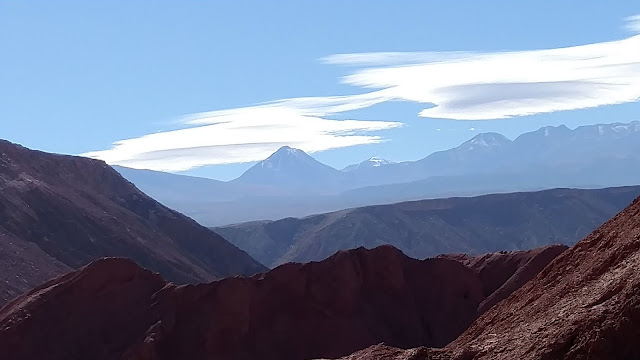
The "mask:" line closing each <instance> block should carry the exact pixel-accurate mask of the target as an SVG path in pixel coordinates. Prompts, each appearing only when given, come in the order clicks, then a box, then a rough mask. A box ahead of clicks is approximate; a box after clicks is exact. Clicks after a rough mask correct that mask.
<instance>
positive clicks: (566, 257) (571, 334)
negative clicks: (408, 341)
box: [345, 198, 640, 360]
mask: <svg viewBox="0 0 640 360" xmlns="http://www.w3.org/2000/svg"><path fill="white" fill-rule="evenodd" d="M639 268H640V198H639V199H637V200H636V201H634V202H633V204H631V205H630V206H629V207H628V208H626V209H625V210H624V211H623V212H622V213H620V214H618V215H617V216H615V217H614V218H613V219H611V220H610V221H608V222H607V223H606V224H604V225H603V226H601V227H600V228H598V229H597V230H596V231H594V232H593V233H591V234H590V235H589V236H588V237H586V238H585V239H584V240H582V241H580V242H579V243H578V244H576V245H575V246H574V247H572V248H571V249H569V250H567V251H565V252H564V253H563V254H562V255H560V256H558V257H557V258H556V259H555V260H554V261H553V262H552V263H551V264H549V265H548V266H547V267H546V268H545V269H544V270H543V271H542V272H540V273H539V274H538V275H537V276H536V277H535V278H534V279H533V280H532V281H530V282H528V283H527V284H526V285H524V286H523V287H521V288H520V289H519V290H517V291H516V292H514V293H513V294H512V295H511V296H510V297H509V298H508V299H507V300H505V301H503V302H501V303H500V304H498V305H496V306H495V307H493V308H491V309H490V310H489V311H487V312H486V313H485V314H484V315H482V316H481V317H480V318H479V319H478V320H477V321H475V323H474V324H473V325H472V326H471V327H470V328H469V329H467V330H466V331H465V332H464V333H463V334H462V335H461V336H460V337H458V338H457V339H456V340H455V341H454V342H452V343H450V344H449V345H448V346H447V347H446V348H445V349H443V350H429V349H424V348H416V349H412V350H406V351H403V350H398V349H394V348H391V347H388V346H384V345H377V346H374V347H371V348H368V349H366V350H363V351H360V352H358V353H355V354H353V355H351V356H349V357H346V358H345V359H353V360H355V359H369V360H371V359H380V358H383V357H384V356H385V354H387V355H388V356H389V358H393V357H396V358H398V359H400V358H402V359H416V360H417V359H456V360H471V359H497V360H500V359H505V360H506V359H542V360H547V359H576V360H577V359H638V358H640V325H639V324H640V292H639V291H638V289H640V276H639V274H638V269H639Z"/></svg>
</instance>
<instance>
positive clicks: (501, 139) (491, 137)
mask: <svg viewBox="0 0 640 360" xmlns="http://www.w3.org/2000/svg"><path fill="white" fill-rule="evenodd" d="M509 143H511V140H509V139H507V138H506V137H505V136H504V135H502V134H499V133H495V132H487V133H480V134H478V135H476V136H474V137H472V138H471V139H469V140H468V141H466V142H464V143H462V145H460V148H461V149H463V150H474V149H482V148H485V149H487V148H492V147H496V146H505V145H507V144H509Z"/></svg>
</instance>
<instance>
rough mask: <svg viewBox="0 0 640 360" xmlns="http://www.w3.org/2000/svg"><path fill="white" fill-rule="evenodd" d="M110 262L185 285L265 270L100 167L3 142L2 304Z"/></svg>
mask: <svg viewBox="0 0 640 360" xmlns="http://www.w3.org/2000/svg"><path fill="white" fill-rule="evenodd" d="M104 256H123V257H129V258H131V259H133V260H134V261H135V262H136V263H138V264H139V265H141V266H143V267H146V268H149V269H152V270H153V271H157V272H159V273H161V274H162V275H163V276H164V277H166V278H167V279H170V280H171V281H175V282H179V283H187V282H203V281H211V280H213V279H217V278H220V277H224V276H228V275H234V274H254V273H256V272H260V271H262V270H264V267H263V266H262V265H261V264H259V263H258V262H256V261H255V260H253V259H252V258H251V257H250V256H249V255H247V254H246V253H245V252H244V251H241V250H239V249H238V248H236V247H235V246H233V245H231V244H230V243H228V242H227V241H226V240H224V239H223V238H221V237H220V236H219V235H217V234H216V233H214V232H212V231H210V230H208V229H206V228H204V227H202V226H200V225H198V224H197V223H196V222H195V221H193V220H191V219H189V218H187V217H185V216H183V215H181V214H179V213H177V212H175V211H172V210H170V209H168V208H166V207H164V206H162V205H161V204H159V203H157V202H156V201H155V200H153V199H151V198H149V197H148V196H146V195H145V194H143V193H142V192H140V191H139V190H138V189H137V188H136V187H135V186H133V185H132V184H131V183H129V182H128V181H126V180H125V179H124V178H122V177H121V176H120V175H119V174H118V173H117V172H116V171H115V170H113V169H112V168H110V167H109V166H107V165H106V164H105V163H103V162H101V161H97V160H91V159H86V158H81V157H73V156H62V155H54V154H48V153H44V152H39V151H32V150H29V149H26V148H23V147H21V146H19V145H15V144H12V143H9V142H6V141H0V266H2V267H1V268H0V274H2V275H0V280H2V282H0V294H1V298H0V300H2V301H3V302H4V301H6V300H8V299H9V298H12V297H14V296H16V295H18V294H20V293H22V292H23V291H24V290H27V289H28V288H31V287H33V286H35V285H37V284H40V283H42V282H43V281H44V280H48V279H50V278H51V277H53V276H56V275H59V274H62V273H65V272H67V271H69V270H70V269H72V268H78V267H81V266H83V265H85V264H87V263H89V262H90V261H92V260H95V259H97V258H100V257H104Z"/></svg>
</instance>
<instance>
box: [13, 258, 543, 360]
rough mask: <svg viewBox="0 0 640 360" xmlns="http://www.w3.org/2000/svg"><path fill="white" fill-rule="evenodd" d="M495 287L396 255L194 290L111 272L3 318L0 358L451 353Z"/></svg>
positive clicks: (281, 270)
mask: <svg viewBox="0 0 640 360" xmlns="http://www.w3.org/2000/svg"><path fill="white" fill-rule="evenodd" d="M543 252H544V251H543ZM518 257H526V255H524V254H518ZM533 258H535V256H534V257H533ZM486 263H487V264H495V266H498V267H499V266H500V264H501V263H508V261H506V262H499V261H496V262H490V261H487V262H486ZM488 266H489V265H486V266H485V267H488ZM492 266H493V265H492ZM509 272H511V270H509ZM485 287H486V286H484V285H483V283H482V282H481V280H480V275H479V272H477V270H472V269H470V268H468V267H465V266H464V265H463V264H462V263H461V262H460V261H457V260H451V259H446V258H436V259H427V260H423V261H419V260H415V259H411V258H408V257H406V256H404V255H403V254H402V253H401V252H400V251H399V250H397V249H395V248H393V247H390V246H382V247H379V248H376V249H373V250H365V249H363V248H360V249H356V250H351V251H342V252H339V253H337V254H336V255H334V256H332V257H330V258H329V259H327V260H324V261H321V262H314V263H308V264H286V265H283V266H280V267H278V268H276V269H274V270H272V271H270V272H268V273H265V274H260V275H255V276H253V277H251V278H247V277H234V278H227V279H223V280H220V281H216V282H213V283H210V284H201V285H182V286H175V285H172V284H165V282H164V281H162V280H161V279H160V278H159V277H158V276H156V275H153V274H151V273H149V272H148V271H145V270H142V269H139V268H137V267H136V266H134V265H133V263H131V262H129V261H127V260H121V259H119V260H118V259H107V260H99V261H96V262H94V263H92V264H91V265H89V266H87V267H84V268H82V269H80V270H78V271H76V272H74V273H71V274H69V275H66V276H64V277H62V278H59V279H56V280H53V281H51V282H49V283H47V284H45V285H43V286H41V287H39V288H37V289H35V290H33V291H31V292H30V293H28V294H26V295H24V296H22V297H20V298H18V299H17V300H15V301H13V302H11V303H9V304H8V305H7V306H6V307H5V308H3V309H2V310H0V354H6V353H11V354H13V359H16V360H21V359H38V358H47V359H68V358H91V359H128V360H163V359H196V360H197V359H256V358H260V359H266V360H269V359H309V358H314V357H339V356H343V355H346V354H349V353H351V352H353V351H356V350H358V349H362V348H366V347H367V346H370V345H372V344H377V343H380V342H385V343H388V344H391V345H394V346H398V347H405V348H408V347H415V346H418V345H422V344H426V345H430V346H444V345H445V344H447V343H448V342H450V341H451V340H453V339H454V338H455V337H457V336H458V335H459V334H460V333H462V332H463V331H464V330H465V329H466V328H467V327H468V326H469V324H470V323H471V322H472V321H473V320H474V319H475V318H476V316H477V309H478V306H479V305H480V304H481V303H482V301H484V299H485V298H486V296H485V295H484V294H483V288H485Z"/></svg>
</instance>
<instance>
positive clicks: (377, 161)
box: [362, 156, 395, 167]
mask: <svg viewBox="0 0 640 360" xmlns="http://www.w3.org/2000/svg"><path fill="white" fill-rule="evenodd" d="M362 163H363V164H371V166H373V167H379V166H382V165H389V164H395V163H394V162H393V161H391V160H386V159H383V158H380V157H377V156H374V157H371V158H369V159H368V160H365V161H364V162H362Z"/></svg>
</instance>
